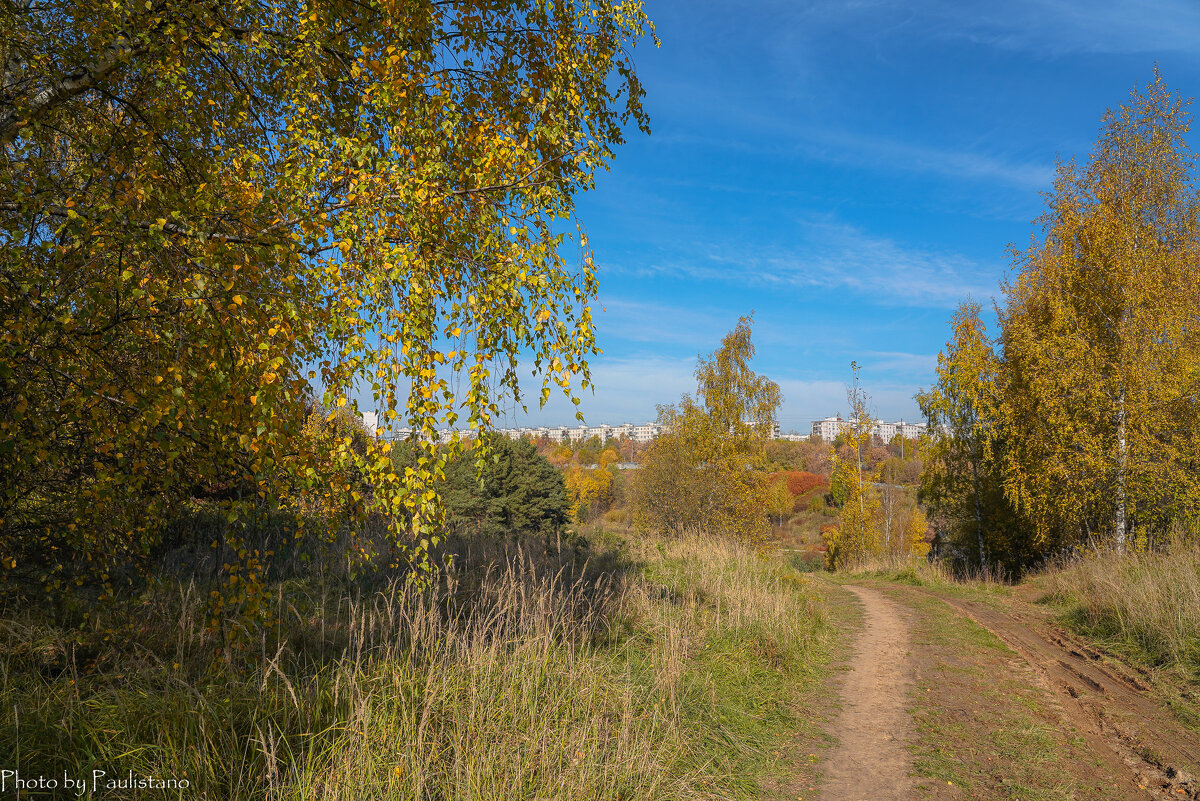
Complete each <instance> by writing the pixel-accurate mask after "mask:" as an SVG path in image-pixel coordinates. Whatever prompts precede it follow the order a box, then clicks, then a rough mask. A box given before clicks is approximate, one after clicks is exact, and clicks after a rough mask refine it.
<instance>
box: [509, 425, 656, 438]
mask: <svg viewBox="0 0 1200 801" xmlns="http://www.w3.org/2000/svg"><path fill="white" fill-rule="evenodd" d="M662 430H663V429H662V426H660V425H658V424H657V423H641V424H634V423H622V424H621V425H618V426H610V425H598V426H588V425H578V426H532V427H531V426H522V427H520V428H499V429H496V433H498V434H501V435H503V436H506V437H508V438H509V439H520V438H521V437H530V438H531V439H541V438H542V437H545V438H546V439H548V440H550V441H551V442H584V441H586V440H589V439H591V438H592V437H595V438H596V439H598V440H600V441H601V442H605V441H607V440H610V439H622V438H625V439H631V440H633V441H634V442H650V441H652V440H653V439H654V438H655V437H657V436H658V435H659V434H661V433H662Z"/></svg>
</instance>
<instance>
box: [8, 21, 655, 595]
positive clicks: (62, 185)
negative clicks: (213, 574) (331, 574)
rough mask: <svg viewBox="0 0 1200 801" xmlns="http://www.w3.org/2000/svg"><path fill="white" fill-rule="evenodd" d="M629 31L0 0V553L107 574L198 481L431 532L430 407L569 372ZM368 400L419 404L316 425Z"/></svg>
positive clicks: (474, 423)
mask: <svg viewBox="0 0 1200 801" xmlns="http://www.w3.org/2000/svg"><path fill="white" fill-rule="evenodd" d="M647 35H652V34H651V28H650V24H649V22H648V20H647V19H646V17H645V15H644V13H643V11H642V8H641V4H640V3H638V2H628V3H626V2H609V0H580V1H579V2H558V3H534V2H528V1H527V0H504V1H502V2H482V0H451V1H449V2H438V3H429V2H418V1H417V0H395V1H394V2H393V1H389V2H379V1H377V0H368V1H366V2H360V0H321V1H320V2H309V1H308V0H280V2H271V3H267V2H261V1H260V0H229V2H221V3H210V2H199V0H148V1H147V2H144V3H143V2H137V3H127V2H109V0H72V1H71V2H64V1H62V0H45V2H37V3H33V2H27V1H25V0H14V2H7V3H4V4H3V5H2V6H0V153H2V158H0V241H2V242H3V247H2V248H0V315H2V317H3V321H4V325H3V335H2V336H0V455H2V458H3V462H4V469H3V470H0V557H3V558H2V560H0V562H2V563H3V565H4V567H5V569H7V570H9V571H11V572H10V573H9V574H7V575H10V576H12V577H17V576H18V574H20V575H21V576H26V577H36V575H37V574H40V575H41V576H42V577H44V578H45V577H49V578H50V579H52V580H54V581H59V580H61V578H62V577H61V576H60V577H59V579H54V575H53V574H54V573H55V571H61V570H62V569H63V568H64V566H65V565H68V564H75V565H77V566H79V567H80V568H81V570H84V571H85V572H86V573H87V575H88V576H91V577H99V576H102V575H103V576H107V575H108V572H109V571H108V567H109V566H110V565H114V564H116V563H119V562H121V561H122V560H124V559H125V558H126V557H132V556H136V555H138V554H145V553H147V552H148V551H149V549H150V548H152V547H153V543H154V540H155V536H156V531H157V530H158V529H160V528H161V525H162V521H163V520H164V518H166V517H167V516H169V515H170V514H171V513H172V512H173V510H177V509H178V508H179V507H180V505H181V504H182V503H184V502H186V501H187V499H188V498H189V497H191V496H193V495H194V494H195V493H197V492H202V491H203V488H205V487H218V488H225V489H224V490H222V492H221V493H218V496H219V499H220V502H221V503H222V504H223V505H224V507H225V509H226V511H227V513H228V514H229V516H230V520H233V521H236V520H238V519H241V518H244V517H246V515H247V514H249V512H250V510H251V509H252V508H253V507H254V506H256V505H260V504H278V503H289V502H290V500H294V499H295V497H296V496H297V495H298V494H312V493H316V494H320V495H322V496H328V497H329V498H330V499H333V500H336V502H337V503H336V508H337V509H339V510H340V512H341V513H344V518H343V519H344V520H353V519H360V518H361V517H362V516H363V515H365V514H367V513H376V514H379V515H381V516H383V518H384V519H386V520H388V521H390V522H391V525H392V526H393V527H394V535H395V539H396V541H397V543H398V544H401V545H404V546H413V547H415V548H416V549H417V550H418V551H421V550H422V549H424V548H425V547H427V546H428V544H429V541H430V539H431V538H433V537H434V536H436V534H437V531H438V530H439V520H440V516H439V503H438V499H437V487H438V486H439V483H440V481H441V478H442V476H443V474H444V469H445V465H446V462H447V459H450V458H453V456H454V454H455V452H456V443H455V442H451V443H441V444H434V443H433V441H432V440H433V439H434V432H435V430H436V429H437V428H438V427H440V426H456V425H458V426H462V425H466V426H470V427H472V428H475V429H479V430H484V429H487V428H488V427H489V426H490V425H491V424H492V422H493V420H494V419H495V417H496V415H497V413H498V410H499V409H500V408H501V406H503V405H510V406H511V405H512V404H513V403H523V402H524V399H525V397H526V393H528V392H529V390H530V389H532V396H533V397H535V398H537V399H538V400H539V401H542V402H544V401H545V400H546V398H547V397H548V396H549V394H550V393H551V392H552V391H554V390H557V389H560V388H561V389H563V390H564V391H566V392H567V393H568V394H570V391H571V390H570V388H571V387H572V386H573V382H575V381H577V380H579V379H580V378H582V381H583V385H584V386H585V387H586V385H587V381H588V369H587V360H588V357H589V356H590V355H591V354H593V353H595V342H594V328H593V323H592V316H591V306H590V303H591V302H592V300H593V299H594V297H595V294H596V288H597V284H596V273H595V269H594V267H593V264H592V260H591V255H590V251H589V250H588V248H587V242H586V239H585V238H584V237H583V236H582V235H581V234H579V233H578V232H577V230H576V226H575V225H574V224H573V222H574V220H573V217H574V201H575V198H576V196H577V195H578V193H579V192H581V191H583V190H586V189H587V188H589V187H590V186H591V185H592V179H593V175H594V173H595V171H596V170H597V169H602V168H604V166H605V165H606V164H607V163H608V161H609V160H610V159H611V158H612V156H613V154H614V152H615V148H616V147H617V146H618V145H619V144H620V143H621V142H622V141H623V139H624V136H625V126H626V125H627V124H628V125H630V126H634V127H640V128H642V129H647V118H646V116H645V114H644V112H643V109H642V106H641V98H642V91H641V87H640V84H639V83H638V80H637V76H636V73H635V71H634V69H633V62H632V58H631V54H630V49H631V48H632V47H633V46H634V44H636V43H637V42H638V41H639V40H641V39H642V38H643V37H645V36H647ZM568 234H570V235H573V236H575V237H576V250H575V253H574V254H573V255H572V254H571V251H570V250H569V249H567V248H566V247H564V239H563V237H564V236H565V235H568ZM518 358H520V359H521V360H522V361H524V360H526V359H528V361H529V362H530V363H531V364H532V366H533V367H534V369H535V371H536V373H537V376H538V377H537V378H536V379H535V383H534V384H533V386H532V388H530V387H525V388H524V389H523V388H522V386H521V385H520V383H519V380H518V378H519V376H518ZM523 372H525V374H526V375H528V370H524V371H523ZM314 396H315V397H314ZM359 401H361V402H362V404H363V405H364V406H367V407H371V408H370V409H364V410H369V411H374V412H376V413H378V419H379V421H380V428H381V429H389V428H393V427H400V426H405V427H408V428H409V429H411V430H412V432H413V434H412V443H411V445H412V447H413V448H414V449H416V450H417V451H419V454H418V455H417V456H416V457H415V458H414V459H413V460H412V463H411V464H410V465H408V466H407V467H406V468H405V469H404V470H403V471H401V472H397V471H396V469H394V467H395V466H394V464H393V462H392V460H391V459H390V457H389V453H388V447H389V446H388V444H387V442H386V441H384V440H382V439H375V438H371V439H370V441H369V442H368V444H367V447H366V448H365V449H363V450H362V452H358V451H355V450H354V449H353V448H351V447H350V442H349V441H348V440H347V439H331V440H330V441H329V442H326V443H321V444H320V445H314V444H311V443H310V444H306V443H305V441H304V438H303V437H302V436H301V434H302V431H303V426H304V423H305V421H306V420H307V417H308V413H309V412H310V411H311V410H312V409H314V408H316V407H318V406H320V407H321V408H323V409H334V410H337V409H344V408H353V407H354V406H355V405H356V403H358V402H359ZM318 402H319V403H318ZM376 433H379V432H376ZM354 476H357V477H359V478H361V479H362V480H361V481H351V480H350V478H351V477H354ZM79 578H80V580H82V579H83V578H84V576H83V574H82V573H81V574H80V576H79Z"/></svg>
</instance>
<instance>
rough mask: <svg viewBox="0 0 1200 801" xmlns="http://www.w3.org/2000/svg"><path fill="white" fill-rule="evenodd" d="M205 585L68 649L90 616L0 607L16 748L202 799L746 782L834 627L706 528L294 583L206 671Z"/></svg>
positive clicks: (589, 792)
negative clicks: (588, 557) (258, 631)
mask: <svg viewBox="0 0 1200 801" xmlns="http://www.w3.org/2000/svg"><path fill="white" fill-rule="evenodd" d="M489 566H490V567H489ZM200 594H201V593H199V592H197V591H196V589H195V587H194V586H189V585H180V586H179V587H177V588H176V589H175V591H174V592H173V593H166V592H162V591H160V592H158V593H156V594H155V595H154V596H152V597H148V598H147V599H146V600H145V603H144V609H143V610H142V619H143V620H145V621H146V623H145V625H144V626H143V627H142V628H141V629H140V630H139V631H134V632H132V633H131V634H130V636H129V637H128V638H127V639H124V640H122V641H121V642H120V643H110V644H108V645H107V646H105V647H104V649H102V650H99V651H94V652H92V653H88V654H83V655H81V653H80V651H81V649H83V648H91V647H93V645H92V644H90V643H92V639H91V638H89V637H88V636H86V633H85V634H84V635H80V634H78V633H72V632H69V631H62V630H56V629H54V628H53V627H51V626H48V625H47V624H46V623H45V622H44V621H36V620H31V619H29V618H27V617H25V618H22V617H20V616H8V617H7V619H6V622H5V623H4V625H3V630H2V633H0V637H2V640H3V641H2V642H0V647H2V648H3V650H4V655H3V656H0V708H2V709H3V710H4V711H3V712H0V714H3V715H6V716H8V717H9V720H8V721H7V725H5V726H3V727H0V752H3V753H6V754H11V755H12V757H11V759H10V760H9V761H10V764H11V767H14V768H19V769H20V770H21V772H22V774H24V775H25V776H33V775H38V774H41V775H46V776H61V775H63V773H64V771H65V772H66V773H67V774H68V775H71V776H77V775H78V776H83V775H86V776H91V775H92V774H91V771H92V770H105V771H108V775H109V776H110V777H116V776H118V775H119V776H121V777H124V776H125V774H126V772H127V771H132V772H133V773H134V774H135V775H137V776H154V777H157V778H176V779H179V778H184V777H186V778H187V780H188V781H189V783H190V785H191V789H190V790H189V791H188V795H187V797H194V798H213V799H217V798H220V799H243V798H244V799H252V798H253V799H263V798H269V799H301V798H304V799H309V798H320V799H371V798H379V799H384V798H386V799H509V798H537V799H576V798H578V799H584V798H586V799H617V798H624V799H656V798H664V799H665V798H678V799H686V798H711V797H751V796H752V795H753V794H754V793H755V792H756V787H757V786H756V783H755V780H754V776H755V774H756V772H758V771H760V770H761V769H762V768H763V767H764V766H765V765H766V764H767V762H768V761H769V753H770V750H771V749H772V748H773V747H775V746H776V745H777V744H778V743H779V741H780V738H782V737H784V736H785V735H786V733H787V731H788V726H789V725H790V723H791V722H792V721H793V720H794V716H795V713H796V711H797V710H796V709H795V708H794V700H795V697H796V691H797V690H798V689H800V688H802V687H803V686H804V685H805V683H806V682H807V681H809V680H810V679H812V678H814V677H815V676H816V674H817V671H818V670H819V668H820V666H821V665H822V664H823V660H824V659H825V655H826V653H827V647H828V645H829V642H830V640H831V636H832V631H831V626H830V624H829V623H828V622H827V621H826V620H825V618H824V615H823V613H822V609H823V605H822V602H821V598H820V596H819V594H818V590H817V587H816V585H814V584H812V583H810V582H809V581H807V580H806V579H805V578H804V577H802V576H800V575H799V574H798V573H796V572H795V571H794V570H792V569H791V568H788V567H787V566H785V565H784V564H783V563H782V562H781V561H779V560H778V559H777V558H773V557H767V556H763V555H760V554H758V553H756V552H755V551H754V550H753V549H750V548H747V547H745V546H739V545H734V544H730V543H727V542H721V541H716V540H709V539H699V538H693V539H688V540H678V541H672V542H645V541H644V542H640V543H637V544H635V545H633V546H632V550H631V551H629V552H627V553H626V556H625V558H624V559H620V560H613V559H610V561H609V562H608V563H607V564H605V565H604V566H603V569H601V567H600V566H597V565H596V564H595V563H594V562H592V563H585V562H584V561H582V559H580V558H576V555H575V554H573V553H571V552H559V553H547V552H543V551H535V552H531V551H528V550H521V549H517V548H510V549H506V550H503V551H497V550H496V549H484V552H483V553H473V552H464V553H463V554H462V555H461V556H460V559H459V561H458V566H457V567H455V568H453V569H449V570H445V571H443V572H442V573H441V574H440V575H439V577H438V581H437V582H436V583H435V584H433V585H432V586H429V587H426V588H423V589H422V588H416V587H414V586H413V585H411V584H405V583H404V582H403V581H391V582H388V583H386V584H383V585H382V586H377V587H375V588H373V589H370V590H368V589H366V588H364V587H362V586H358V587H355V588H349V587H342V588H340V589H338V588H335V587H331V586H329V585H327V584H326V585H322V584H317V583H312V582H303V581H292V582H289V583H286V584H282V585H280V587H279V591H278V601H277V604H278V616H279V623H278V625H277V627H276V630H275V631H274V632H272V633H271V635H270V636H268V635H267V634H266V633H264V635H263V636H262V638H261V642H260V644H259V647H258V649H257V650H258V653H257V654H256V655H253V656H251V655H247V654H243V655H242V657H241V660H240V663H239V662H237V661H235V663H233V664H231V665H227V666H225V667H223V668H221V669H219V670H215V671H214V670H213V669H212V668H211V667H210V665H211V655H212V651H213V648H214V646H215V642H214V640H213V639H212V637H211V635H206V634H204V633H203V632H202V631H201V630H200V628H199V627H198V624H197V622H196V621H197V620H198V619H199V617H198V609H199V596H200ZM0 767H10V765H0ZM177 796H178V791H177V790H176V791H169V790H163V791H161V792H159V791H153V790H146V791H142V792H140V793H139V795H138V797H141V798H157V797H162V798H167V797H177Z"/></svg>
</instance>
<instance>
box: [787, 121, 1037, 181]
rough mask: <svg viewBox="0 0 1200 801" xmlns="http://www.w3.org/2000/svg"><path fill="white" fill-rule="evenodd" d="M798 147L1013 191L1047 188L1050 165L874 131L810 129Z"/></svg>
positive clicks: (832, 158)
mask: <svg viewBox="0 0 1200 801" xmlns="http://www.w3.org/2000/svg"><path fill="white" fill-rule="evenodd" d="M799 136H800V139H799V142H798V147H799V148H800V149H801V150H802V151H803V152H805V153H806V154H807V155H810V156H814V157H817V158H821V159H823V160H825V161H829V162H834V163H838V164H851V165H854V166H858V167H869V168H872V169H880V170H887V171H891V172H908V173H921V174H935V175H939V176H942V177H945V178H950V179H954V180H968V181H975V182H978V181H983V182H987V183H992V184H1003V185H1006V186H1011V187H1014V188H1016V189H1032V190H1042V189H1047V188H1048V187H1049V186H1050V184H1051V183H1052V182H1053V180H1054V165H1053V164H1051V163H1049V162H1048V161H1042V162H1037V161H1028V160H1025V159H1021V158H1020V157H1014V156H1012V155H1006V154H1003V153H1001V152H997V151H992V152H989V151H986V150H983V151H981V150H970V149H956V148H953V147H939V146H934V145H929V144H917V143H913V142H905V141H902V140H898V139H892V138H888V137H885V136H879V135H877V134H866V133H858V132H852V131H848V130H836V129H829V128H825V127H822V128H814V129H809V130H805V131H802V132H801V133H800V134H799Z"/></svg>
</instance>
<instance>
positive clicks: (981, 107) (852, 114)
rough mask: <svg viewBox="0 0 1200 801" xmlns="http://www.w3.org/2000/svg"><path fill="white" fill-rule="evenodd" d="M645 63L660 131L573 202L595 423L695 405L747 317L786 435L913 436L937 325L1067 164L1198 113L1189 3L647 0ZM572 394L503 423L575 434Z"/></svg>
mask: <svg viewBox="0 0 1200 801" xmlns="http://www.w3.org/2000/svg"><path fill="white" fill-rule="evenodd" d="M647 10H648V12H649V14H650V15H651V17H652V18H653V19H654V20H655V22H656V24H657V27H658V34H659V36H660V38H661V39H662V46H661V48H657V49H656V48H654V47H653V46H650V45H648V44H645V45H643V46H641V47H639V48H638V49H637V50H636V51H635V57H636V61H637V66H638V70H639V74H640V76H641V78H642V80H643V81H644V83H645V86H646V91H647V97H646V106H647V109H648V111H649V113H650V115H651V126H652V129H653V132H652V134H651V135H650V136H648V137H647V136H642V135H640V134H637V133H636V132H632V133H631V134H630V141H629V142H628V144H626V145H625V146H623V147H622V148H621V149H620V150H619V151H618V153H617V158H616V161H615V162H614V164H613V165H612V169H611V171H610V172H608V173H604V174H602V175H600V176H599V178H598V180H597V187H596V189H595V191H593V192H591V193H589V194H587V195H585V196H583V197H582V198H581V200H580V202H579V204H578V213H579V217H580V219H581V220H582V222H583V223H584V225H585V227H586V229H587V232H588V235H589V239H590V244H591V246H592V248H593V251H594V255H595V258H596V262H597V265H598V267H599V269H600V280H601V291H600V297H599V301H598V304H597V314H596V317H597V330H598V337H599V342H600V346H601V347H602V348H603V349H604V353H603V355H601V356H598V357H596V358H595V360H594V361H593V363H592V372H593V378H594V380H595V385H596V386H595V392H594V394H593V393H590V392H588V393H585V394H584V396H583V403H582V405H581V407H580V408H581V409H582V410H583V412H584V414H585V416H586V418H587V420H588V422H589V423H618V422H622V421H631V422H639V421H643V420H651V419H653V418H654V416H655V406H656V404H660V403H672V402H675V401H676V400H677V399H678V397H679V395H680V394H681V393H682V392H690V391H692V390H693V389H694V383H695V382H694V379H693V377H692V370H693V367H694V364H695V358H696V355H697V354H698V353H709V352H711V351H712V350H713V349H714V348H716V347H717V345H718V344H719V341H720V338H721V336H722V335H723V334H724V333H725V332H727V331H728V330H729V329H731V328H732V327H733V326H734V325H735V324H736V322H737V319H738V317H739V316H740V315H743V314H748V313H750V312H751V311H754V312H755V322H754V340H755V343H756V345H757V347H758V356H757V358H756V360H755V369H757V370H758V372H761V373H764V374H766V375H768V376H770V377H771V378H772V379H774V380H775V381H777V382H778V383H779V384H780V385H781V387H782V389H783V392H784V395H785V402H784V405H783V408H782V409H781V411H780V422H781V424H782V426H783V428H784V430H788V429H796V430H800V431H805V432H806V431H807V430H808V423H809V421H811V420H812V419H814V418H819V417H823V416H825V415H828V414H832V413H834V412H838V411H844V410H845V406H846V403H845V384H846V382H847V381H848V380H849V376H850V362H851V360H857V361H858V363H859V364H860V365H862V367H863V371H862V379H863V383H864V385H865V387H866V389H867V390H868V391H869V392H870V393H871V394H872V396H873V399H874V406H875V411H876V413H877V414H878V415H880V416H883V417H885V418H889V419H893V418H899V417H904V418H906V419H917V418H918V417H919V413H918V409H917V406H916V402H915V401H914V400H913V399H912V396H913V394H914V393H915V392H917V391H918V390H919V389H921V388H923V387H926V386H928V385H929V384H930V383H931V382H932V380H933V371H934V367H935V365H936V358H937V353H938V351H939V350H940V349H941V347H942V345H943V344H944V343H945V340H946V338H947V333H948V328H947V325H946V321H947V320H948V319H949V317H950V315H951V314H952V313H953V310H954V307H955V306H956V305H957V303H958V302H959V301H961V300H963V299H964V298H966V297H967V296H968V295H972V296H974V297H975V299H977V300H979V301H981V302H982V303H984V305H985V306H990V304H991V298H992V297H993V296H999V285H1000V281H1001V280H1002V279H1003V278H1004V277H1005V275H1006V274H1007V271H1008V269H1009V259H1008V255H1007V246H1008V245H1009V243H1013V242H1015V243H1018V244H1021V245H1024V244H1025V243H1027V242H1028V240H1029V237H1030V236H1031V234H1032V233H1034V230H1035V229H1034V226H1033V224H1032V220H1033V219H1034V218H1035V217H1037V215H1038V214H1039V213H1040V211H1041V208H1042V198H1041V195H1040V193H1041V192H1044V191H1046V190H1048V189H1049V188H1050V183H1051V180H1052V178H1053V175H1054V164H1055V160H1056V158H1058V157H1062V158H1066V159H1069V158H1071V157H1073V156H1078V157H1079V158H1080V159H1084V158H1086V156H1087V154H1088V152H1089V151H1090V150H1091V147H1092V143H1093V141H1094V140H1095V138H1096V135H1097V132H1098V130H1099V125H1100V117H1101V115H1102V114H1103V112H1104V110H1105V109H1106V108H1108V107H1114V106H1116V105H1119V104H1120V103H1122V102H1123V101H1124V100H1125V99H1126V98H1127V97H1128V93H1129V91H1130V89H1131V88H1133V86H1134V85H1135V84H1144V83H1145V82H1147V81H1148V80H1150V79H1151V77H1152V70H1153V67H1154V64H1155V63H1156V62H1157V63H1158V64H1159V66H1160V68H1161V70H1162V71H1163V74H1164V77H1165V78H1166V80H1167V83H1168V85H1169V86H1171V87H1172V88H1174V89H1175V90H1176V91H1179V92H1181V93H1183V94H1184V95H1185V96H1193V95H1196V94H1200V56H1198V55H1197V48H1196V43H1197V42H1200V3H1196V2H1192V1H1191V0H1189V2H1172V1H1171V0H1160V1H1159V2H1140V3H1139V2H1124V3H1118V2H1110V1H1107V0H1087V1H1086V2H1084V1H1079V2H1076V1H1075V0H1047V1H1046V2H1033V1H1032V0H1007V2H1005V3H998V4H997V3H972V2H962V0H944V1H942V0H936V1H935V0H911V1H908V2H903V1H900V2H874V1H872V0H858V1H852V2H816V3H796V2H759V3H749V2H745V3H742V2H733V1H731V2H687V3H684V2H665V1H661V2H654V0H650V2H648V3H647ZM573 412H574V409H573V407H571V405H570V404H569V403H566V402H565V401H562V400H555V401H552V402H551V403H550V404H549V405H548V406H547V407H546V409H542V410H538V409H536V404H535V405H534V406H533V407H531V408H530V411H529V414H528V415H520V416H517V417H512V418H509V419H508V420H507V421H505V422H507V423H508V424H514V423H515V424H541V423H551V424H553V423H567V424H570V423H573V422H574V420H573Z"/></svg>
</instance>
